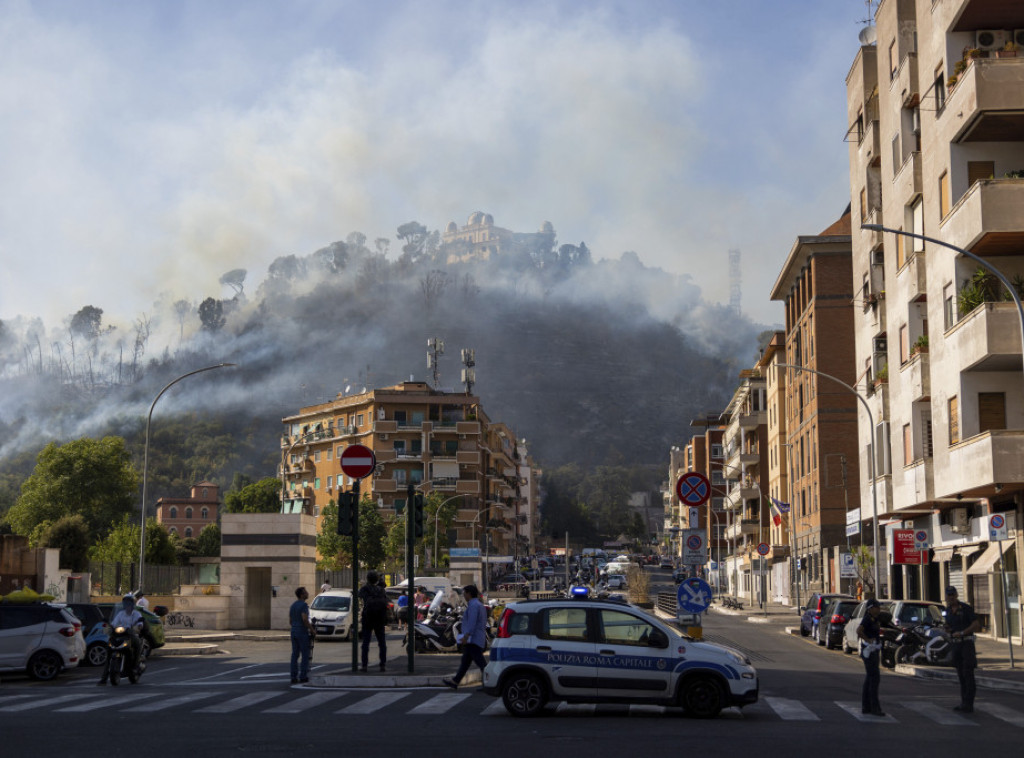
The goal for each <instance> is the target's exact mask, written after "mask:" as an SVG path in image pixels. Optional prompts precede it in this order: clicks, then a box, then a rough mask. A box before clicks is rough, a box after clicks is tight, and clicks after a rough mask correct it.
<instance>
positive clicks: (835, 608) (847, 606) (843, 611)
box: [818, 598, 858, 650]
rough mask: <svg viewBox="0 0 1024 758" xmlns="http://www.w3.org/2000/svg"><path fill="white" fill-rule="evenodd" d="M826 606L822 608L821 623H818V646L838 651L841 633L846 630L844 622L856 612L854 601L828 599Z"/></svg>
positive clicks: (840, 644)
mask: <svg viewBox="0 0 1024 758" xmlns="http://www.w3.org/2000/svg"><path fill="white" fill-rule="evenodd" d="M826 603H827V606H823V608H822V613H821V621H819V622H818V644H819V645H824V646H825V648H826V649H827V650H838V649H839V648H841V647H842V646H843V631H844V630H845V629H846V622H847V621H849V620H850V618H851V617H852V616H853V612H854V611H855V610H857V605H858V603H857V601H856V600H843V599H841V598H829V599H828V600H826Z"/></svg>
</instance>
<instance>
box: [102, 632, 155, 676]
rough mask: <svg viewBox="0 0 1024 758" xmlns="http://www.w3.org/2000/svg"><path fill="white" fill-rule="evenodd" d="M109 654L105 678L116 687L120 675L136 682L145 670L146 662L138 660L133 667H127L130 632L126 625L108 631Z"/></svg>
mask: <svg viewBox="0 0 1024 758" xmlns="http://www.w3.org/2000/svg"><path fill="white" fill-rule="evenodd" d="M109 647H110V654H109V655H108V656H107V678H108V679H109V680H110V684H111V685H113V686H114V687H116V686H117V685H118V684H119V683H120V682H121V677H122V676H127V677H128V681H129V682H131V683H132V684H137V683H138V681H139V677H140V676H142V672H143V671H145V670H146V662H145V661H143V660H140V661H139V662H138V663H137V664H136V665H135V666H134V667H133V668H129V667H128V661H129V660H130V659H131V657H132V633H131V630H129V629H128V628H127V627H124V626H119V627H117V628H116V629H114V630H113V631H112V632H111V633H110V643H109Z"/></svg>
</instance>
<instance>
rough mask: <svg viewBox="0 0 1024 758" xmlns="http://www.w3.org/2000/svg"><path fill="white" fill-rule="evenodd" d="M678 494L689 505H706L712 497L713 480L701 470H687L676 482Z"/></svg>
mask: <svg viewBox="0 0 1024 758" xmlns="http://www.w3.org/2000/svg"><path fill="white" fill-rule="evenodd" d="M676 494H677V495H679V499H680V500H681V501H682V502H684V503H686V504H687V505H704V503H706V502H707V501H708V498H709V497H711V482H709V481H708V478H707V477H706V476H704V474H702V473H700V472H699V471H687V472H686V473H685V474H683V475H682V476H681V477H679V481H678V482H676Z"/></svg>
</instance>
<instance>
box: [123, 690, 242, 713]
mask: <svg viewBox="0 0 1024 758" xmlns="http://www.w3.org/2000/svg"><path fill="white" fill-rule="evenodd" d="M223 694H224V693H223V692H193V693H190V694H188V695H178V697H171V698H167V700H157V701H155V702H152V703H143V704H142V705H139V706H136V707H134V708H125V709H124V712H125V713H155V712H156V711H165V710H167V709H168V708H175V707H177V706H179V705H187V704H188V703H194V702H195V701H196V700H205V699H207V698H211V697H220V696H221V695H223Z"/></svg>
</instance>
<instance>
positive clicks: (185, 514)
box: [156, 482, 220, 538]
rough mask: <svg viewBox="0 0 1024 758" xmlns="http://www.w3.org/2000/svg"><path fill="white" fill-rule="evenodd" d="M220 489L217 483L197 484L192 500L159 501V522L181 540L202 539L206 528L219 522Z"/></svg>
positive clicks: (163, 499) (192, 491)
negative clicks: (199, 537) (201, 536)
mask: <svg viewBox="0 0 1024 758" xmlns="http://www.w3.org/2000/svg"><path fill="white" fill-rule="evenodd" d="M219 513H220V487H218V486H217V485H216V484H214V483H213V482H199V483H198V484H193V485H192V488H191V490H189V496H188V497H180V498H179V497H162V498H160V499H159V500H157V501H156V522H157V523H158V524H163V525H164V526H166V527H167V531H169V532H171V533H172V534H177V535H178V536H179V537H183V538H187V537H198V536H199V533H200V532H201V531H203V528H204V527H206V526H208V525H210V524H216V523H217V516H218V514H219Z"/></svg>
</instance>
